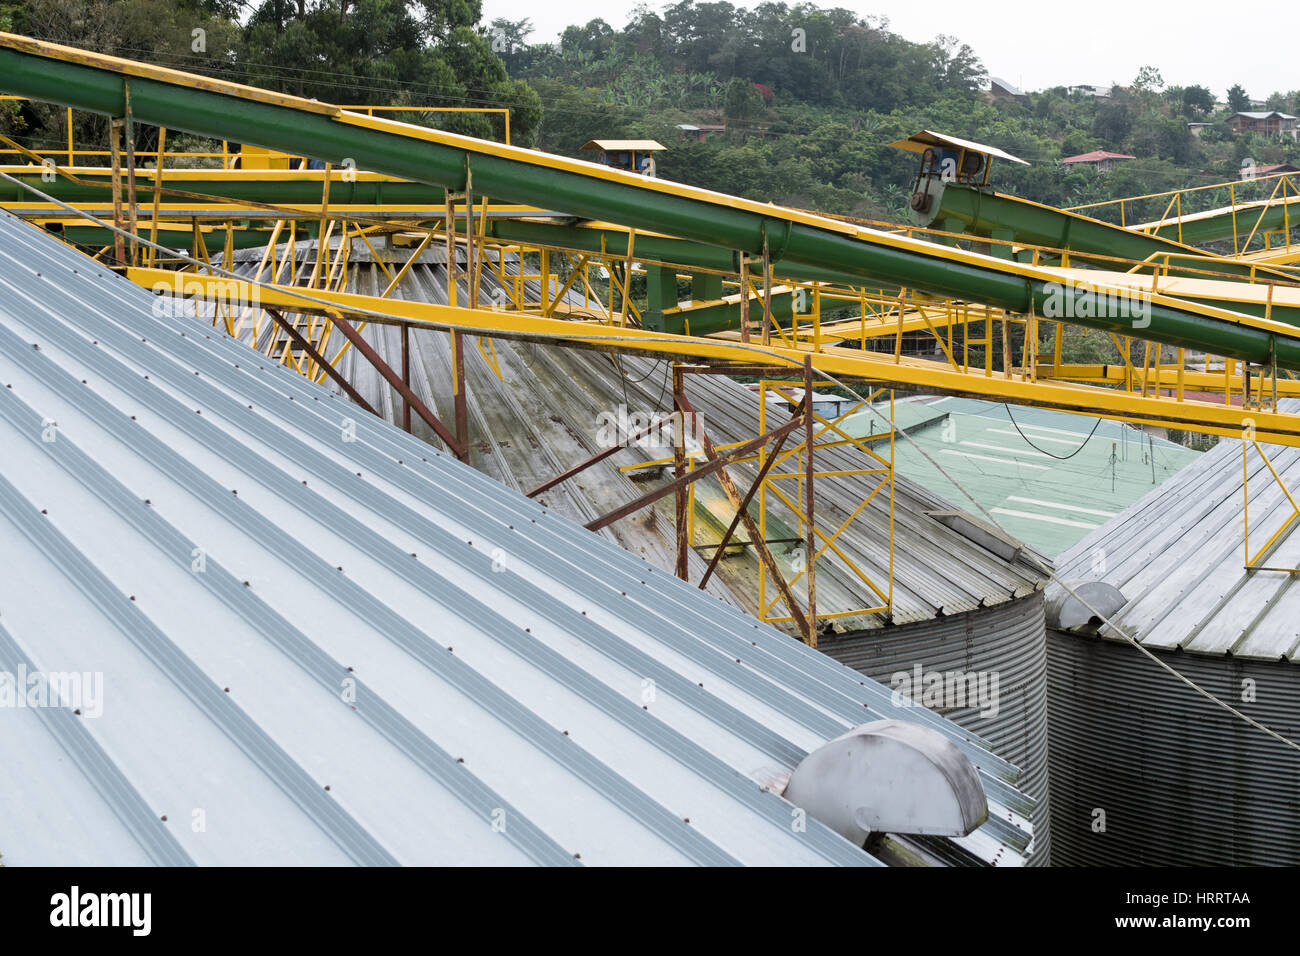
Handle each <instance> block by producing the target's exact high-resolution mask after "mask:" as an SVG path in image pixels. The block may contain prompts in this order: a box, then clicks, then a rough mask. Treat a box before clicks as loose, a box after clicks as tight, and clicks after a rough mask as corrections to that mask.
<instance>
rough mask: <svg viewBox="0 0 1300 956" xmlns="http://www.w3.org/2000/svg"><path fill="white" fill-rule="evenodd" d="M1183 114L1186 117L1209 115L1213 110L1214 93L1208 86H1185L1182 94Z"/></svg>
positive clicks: (1194, 117) (1193, 117)
mask: <svg viewBox="0 0 1300 956" xmlns="http://www.w3.org/2000/svg"><path fill="white" fill-rule="evenodd" d="M1182 109H1183V115H1184V116H1186V117H1187V118H1188V119H1196V118H1199V117H1202V116H1209V115H1210V114H1211V113H1213V112H1214V94H1213V93H1211V92H1210V90H1209V88H1208V87H1204V86H1185V87H1183V95H1182Z"/></svg>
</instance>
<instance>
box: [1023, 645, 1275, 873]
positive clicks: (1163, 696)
mask: <svg viewBox="0 0 1300 956" xmlns="http://www.w3.org/2000/svg"><path fill="white" fill-rule="evenodd" d="M1047 649H1048V726H1049V728H1050V738H1051V739H1050V750H1049V753H1050V767H1051V788H1052V819H1053V827H1052V846H1053V862H1055V863H1057V864H1059V865H1069V866H1216V867H1217V866H1260V865H1265V866H1295V865H1297V864H1300V754H1297V753H1296V752H1295V751H1294V750H1292V749H1290V748H1288V747H1285V746H1284V745H1282V744H1280V743H1278V742H1277V741H1275V740H1273V739H1272V738H1270V737H1267V736H1266V735H1264V734H1263V733H1261V732H1260V731H1258V730H1257V729H1255V728H1254V727H1251V726H1249V725H1248V724H1246V723H1244V722H1243V721H1241V720H1239V719H1238V718H1236V717H1234V716H1232V715H1231V714H1228V713H1226V712H1225V711H1223V710H1222V709H1220V708H1219V707H1217V706H1215V705H1214V704H1212V703H1211V702H1209V701H1207V700H1206V699H1205V698H1204V697H1202V696H1201V695H1199V694H1197V693H1196V692H1195V691H1193V690H1192V689H1191V688H1189V687H1187V686H1186V685H1184V684H1182V683H1181V682H1179V681H1176V680H1174V679H1172V678H1171V677H1170V676H1169V674H1168V673H1167V672H1165V671H1164V670H1163V669H1161V668H1159V667H1158V666H1157V665H1156V664H1154V663H1153V662H1151V661H1150V660H1148V659H1147V658H1146V657H1144V656H1143V655H1142V654H1140V653H1139V652H1138V651H1137V650H1135V649H1134V648H1132V647H1131V646H1128V645H1126V644H1118V643H1115V642H1112V641H1102V640H1098V639H1096V638H1090V637H1084V636H1080V635H1076V634H1068V633H1062V632H1059V631H1054V630H1050V629H1049V631H1048V639H1047ZM1155 653H1158V654H1160V656H1161V657H1162V658H1163V659H1164V660H1166V661H1167V662H1168V663H1169V664H1171V665H1172V666H1174V667H1175V668H1177V669H1178V670H1179V671H1181V672H1182V673H1183V674H1185V675H1186V676H1187V677H1189V678H1190V679H1191V680H1193V681H1195V682H1196V683H1197V684H1199V685H1200V686H1202V687H1204V688H1205V689H1206V690H1208V691H1209V692H1210V693H1212V694H1214V695H1215V696H1217V697H1219V698H1221V699H1223V700H1228V701H1231V702H1232V704H1233V706H1235V707H1237V708H1238V709H1240V710H1242V711H1243V712H1245V713H1247V714H1249V715H1250V716H1251V717H1253V718H1255V719H1256V720H1259V721H1260V722H1262V723H1264V724H1265V725H1267V726H1270V727H1272V728H1273V729H1274V730H1276V731H1278V732H1279V733H1281V734H1283V735H1285V736H1288V737H1290V738H1291V739H1293V740H1294V739H1296V738H1297V737H1298V736H1300V674H1298V673H1297V671H1296V668H1295V666H1294V665H1293V664H1291V663H1289V662H1282V661H1274V662H1268V663H1263V662H1257V661H1244V660H1234V659H1232V658H1224V657H1219V658H1211V657H1194V656H1191V655H1187V654H1178V655H1171V654H1168V653H1165V652H1160V651H1157V652H1155ZM1247 679H1250V680H1253V681H1255V684H1256V701H1254V702H1250V703H1246V702H1243V701H1242V699H1241V698H1242V689H1243V684H1242V682H1243V681H1244V680H1247ZM1097 808H1100V809H1103V810H1104V811H1105V812H1106V831H1105V832H1104V833H1098V832H1094V830H1093V812H1094V810H1095V809H1097Z"/></svg>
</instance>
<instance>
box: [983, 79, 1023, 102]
mask: <svg viewBox="0 0 1300 956" xmlns="http://www.w3.org/2000/svg"><path fill="white" fill-rule="evenodd" d="M989 98H990V99H994V100H1018V101H1019V102H1021V103H1024V102H1027V101H1028V99H1029V97H1028V96H1026V95H1025V94H1024V93H1023V92H1022V91H1021V90H1020V88H1019V87H1015V86H1012V85H1011V84H1010V83H1008V82H1007V81H1006V80H1004V79H1002V78H1001V77H998V76H990V77H989Z"/></svg>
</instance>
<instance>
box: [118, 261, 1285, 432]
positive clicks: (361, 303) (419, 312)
mask: <svg viewBox="0 0 1300 956" xmlns="http://www.w3.org/2000/svg"><path fill="white" fill-rule="evenodd" d="M126 273H127V276H128V277H129V278H131V279H132V280H133V281H135V282H137V283H138V284H140V285H142V286H144V287H145V288H150V289H153V290H154V291H156V292H159V293H163V294H177V295H197V296H200V297H212V298H217V299H218V300H224V301H230V300H231V297H232V296H233V297H235V298H236V300H237V301H247V302H254V303H257V304H258V305H260V306H262V307H266V306H271V307H275V308H284V309H290V310H294V311H298V312H314V313H318V314H319V313H328V312H330V311H332V310H333V311H337V312H339V313H341V314H344V315H354V316H357V317H359V318H364V319H365V320H366V321H369V322H376V323H381V324H384V323H386V324H398V325H400V324H403V323H408V324H411V325H413V326H425V327H429V328H437V329H454V330H457V331H461V332H465V333H468V334H472V335H488V336H500V337H503V338H519V339H528V340H532V341H543V342H553V343H556V344H560V345H570V346H575V347H585V348H596V349H602V348H612V349H618V350H624V351H629V352H636V353H642V354H651V355H658V356H665V357H666V356H672V357H676V358H682V359H687V358H689V359H697V360H700V359H702V360H707V361H713V362H736V363H744V364H750V365H752V364H765V365H771V366H773V368H774V369H781V370H792V369H795V368H797V367H799V366H802V364H803V361H804V357H805V356H806V355H807V354H808V353H809V351H810V350H809V349H806V348H798V347H795V348H791V347H789V346H785V345H760V344H758V343H754V342H751V343H748V344H746V343H741V342H724V341H719V340H717V339H709V338H703V337H693V336H684V335H673V334H671V333H665V332H652V331H648V330H645V329H639V328H618V327H611V326H606V325H597V324H593V323H587V322H567V321H564V320H561V319H550V318H542V317H539V316H535V315H530V314H526V313H519V312H497V311H493V310H487V309H463V308H457V307H454V306H445V305H435V304H432V303H424V302H410V301H393V300H391V299H378V298H375V297H372V296H363V295H354V294H351V293H343V292H331V291H322V290H312V291H311V292H310V293H309V294H307V295H306V296H304V293H303V292H302V291H301V290H295V289H292V288H287V287H274V288H266V287H255V286H252V285H251V284H249V283H245V282H241V281H239V280H234V279H224V278H219V277H216V276H202V275H198V274H196V273H177V272H172V271H168V270H165V269H145V268H131V269H128V270H126ZM312 300H317V301H312ZM323 303H328V304H323ZM813 364H814V368H815V369H816V370H817V371H818V372H820V373H822V374H823V375H827V376H830V377H833V378H839V379H850V380H865V381H870V382H872V383H875V384H877V385H885V386H892V387H900V388H907V389H912V390H917V391H923V390H928V391H932V392H937V393H940V394H950V395H959V396H968V397H972V398H982V399H986V400H992V401H1002V402H1008V403H1010V404H1016V405H1029V406H1036V407H1041V408H1055V409H1059V410H1061V411H1067V412H1071V413H1074V414H1081V415H1089V416H1097V415H1100V416H1102V417H1104V418H1113V419H1117V420H1121V421H1130V422H1139V423H1146V424H1155V425H1161V426H1164V427H1169V428H1179V429H1186V430H1190V431H1196V432H1204V433H1208V434H1216V435H1226V436H1230V437H1239V436H1241V435H1242V434H1243V432H1244V431H1245V430H1246V429H1248V428H1252V427H1253V428H1254V431H1255V434H1256V435H1257V437H1258V438H1259V440H1261V441H1265V442H1269V443H1274V444H1283V445H1291V446H1296V447H1300V415H1291V414H1286V413H1283V412H1276V411H1266V410H1260V409H1242V408H1239V407H1236V406H1232V405H1227V404H1222V403H1219V404H1216V403H1210V402H1199V401H1194V400H1191V399H1184V400H1181V401H1180V400H1177V399H1175V398H1169V397H1158V396H1155V395H1147V396H1143V395H1138V394H1132V393H1130V392H1125V391H1120V390H1117V389H1104V388H1095V387H1090V386H1086V385H1079V384H1074V383H1067V382H1060V381H1043V380H1032V381H1031V380H1026V379H1023V378H1020V377H1016V376H1015V375H1002V374H994V375H987V374H985V372H984V370H982V369H981V370H977V371H974V372H967V371H962V370H960V369H955V368H953V367H951V366H949V365H940V364H939V363H936V362H930V361H925V360H922V359H908V358H906V357H904V358H900V359H895V358H894V356H892V355H885V354H882V353H875V352H863V351H860V350H858V349H849V348H840V347H827V348H824V349H823V350H822V351H820V352H815V353H813Z"/></svg>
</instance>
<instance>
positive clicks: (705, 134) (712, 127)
mask: <svg viewBox="0 0 1300 956" xmlns="http://www.w3.org/2000/svg"><path fill="white" fill-rule="evenodd" d="M677 128H678V129H679V130H680V131H681V134H682V138H683V139H696V140H699V141H700V142H701V143H702V142H704V141H705V140H706V139H708V138H709V137H710V136H720V135H722V134H723V133H725V132H726V131H727V127H725V126H722V125H716V124H700V125H698V126H697V125H695V124H694V123H678V124H677Z"/></svg>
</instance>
